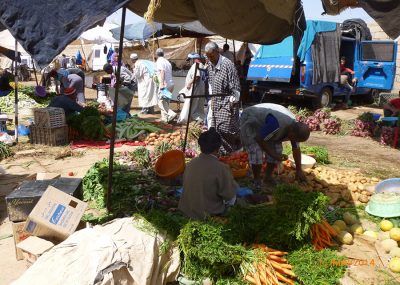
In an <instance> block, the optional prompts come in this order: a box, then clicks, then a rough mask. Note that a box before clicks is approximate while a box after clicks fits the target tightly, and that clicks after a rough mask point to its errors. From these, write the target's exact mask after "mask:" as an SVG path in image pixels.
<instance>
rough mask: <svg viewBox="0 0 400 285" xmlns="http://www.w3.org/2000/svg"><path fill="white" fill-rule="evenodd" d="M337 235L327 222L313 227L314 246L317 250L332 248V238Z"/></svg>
mask: <svg viewBox="0 0 400 285" xmlns="http://www.w3.org/2000/svg"><path fill="white" fill-rule="evenodd" d="M336 235H337V233H336V231H335V229H334V228H332V226H331V225H330V224H329V223H328V222H327V221H325V220H323V221H322V222H321V223H319V224H313V225H312V226H311V237H312V244H313V245H314V248H315V249H316V250H321V249H324V248H327V247H330V246H332V245H333V242H332V238H333V237H335V236H336Z"/></svg>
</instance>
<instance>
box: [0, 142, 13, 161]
mask: <svg viewBox="0 0 400 285" xmlns="http://www.w3.org/2000/svg"><path fill="white" fill-rule="evenodd" d="M10 156H12V151H11V149H10V147H9V146H8V145H7V144H5V143H3V142H0V161H1V160H3V159H5V158H7V157H10Z"/></svg>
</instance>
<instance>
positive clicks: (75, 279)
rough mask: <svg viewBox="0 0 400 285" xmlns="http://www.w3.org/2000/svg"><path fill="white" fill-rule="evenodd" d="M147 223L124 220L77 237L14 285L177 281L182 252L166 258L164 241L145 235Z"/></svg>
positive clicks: (174, 250)
mask: <svg viewBox="0 0 400 285" xmlns="http://www.w3.org/2000/svg"><path fill="white" fill-rule="evenodd" d="M142 223H143V221H142V220H139V219H136V220H134V219H133V218H124V219H116V220H113V221H111V222H110V223H108V224H105V225H103V226H96V227H94V228H87V229H83V230H80V231H77V232H75V233H74V234H73V235H71V236H70V237H69V238H68V239H67V240H65V241H64V242H62V243H60V244H59V245H57V246H55V247H53V248H52V249H51V250H50V251H48V252H46V253H44V254H43V255H42V256H41V257H40V258H39V259H38V260H37V261H36V262H35V263H34V264H33V265H32V266H31V267H30V268H29V269H28V270H27V271H26V272H25V273H24V274H23V275H22V276H21V277H20V278H19V279H18V280H16V281H14V282H13V283H12V285H27V284H29V285H43V284H51V285H66V284H79V285H114V284H115V285H117V284H118V285H163V284H166V283H167V282H171V281H174V280H176V278H177V276H178V274H179V267H180V260H179V250H178V249H177V248H176V247H171V248H170V249H169V250H167V251H166V252H162V250H161V246H162V245H163V243H164V241H165V238H164V237H163V236H162V235H160V234H155V233H154V234H152V233H147V232H143V231H141V230H140V229H139V228H140V225H143V224H142ZM164 245H165V244H164Z"/></svg>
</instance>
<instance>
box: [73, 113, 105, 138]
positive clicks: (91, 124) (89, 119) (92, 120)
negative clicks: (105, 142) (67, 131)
mask: <svg viewBox="0 0 400 285" xmlns="http://www.w3.org/2000/svg"><path fill="white" fill-rule="evenodd" d="M67 124H68V126H69V127H71V128H72V129H74V130H76V131H77V132H78V133H79V135H80V136H81V137H82V138H84V139H89V140H101V139H103V138H104V125H103V120H102V117H101V115H100V113H99V111H98V110H97V109H96V107H86V108H85V109H83V111H82V112H81V113H79V114H72V115H69V116H68V117H67Z"/></svg>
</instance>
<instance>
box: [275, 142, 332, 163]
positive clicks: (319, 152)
mask: <svg viewBox="0 0 400 285" xmlns="http://www.w3.org/2000/svg"><path fill="white" fill-rule="evenodd" d="M300 148H301V152H302V153H304V154H311V155H313V156H315V160H316V161H317V163H320V164H329V163H331V162H330V160H329V153H328V150H327V149H326V148H325V147H322V146H306V145H301V146H300ZM283 153H284V154H286V155H290V154H292V147H291V145H290V144H285V145H284V147H283Z"/></svg>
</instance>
